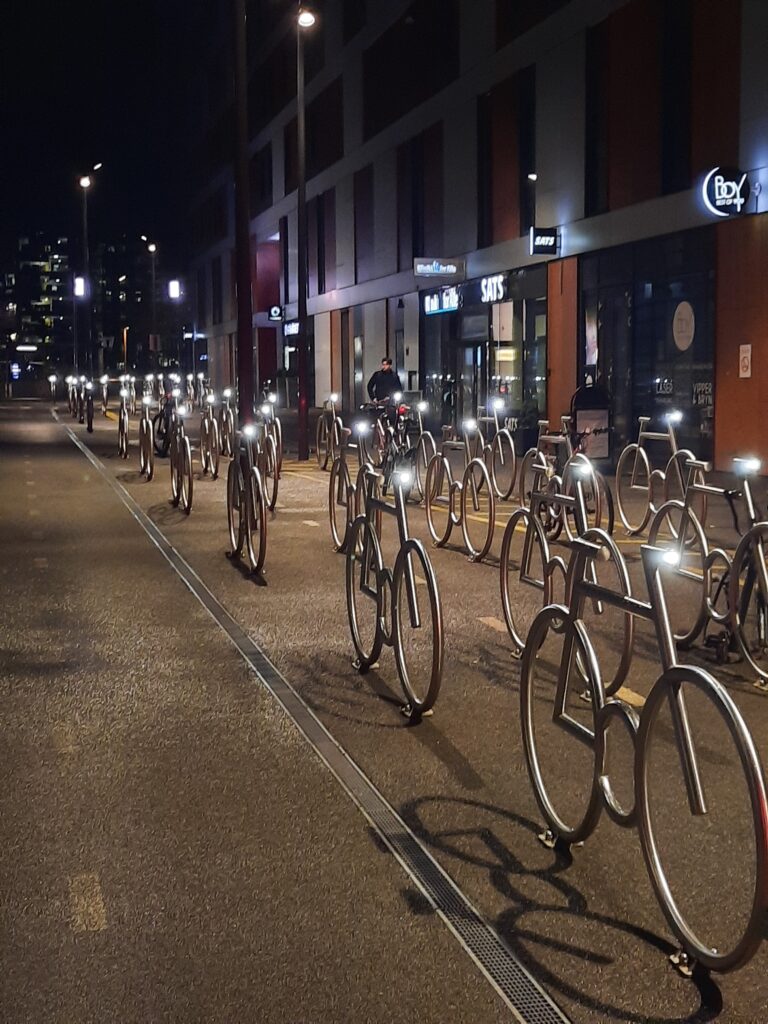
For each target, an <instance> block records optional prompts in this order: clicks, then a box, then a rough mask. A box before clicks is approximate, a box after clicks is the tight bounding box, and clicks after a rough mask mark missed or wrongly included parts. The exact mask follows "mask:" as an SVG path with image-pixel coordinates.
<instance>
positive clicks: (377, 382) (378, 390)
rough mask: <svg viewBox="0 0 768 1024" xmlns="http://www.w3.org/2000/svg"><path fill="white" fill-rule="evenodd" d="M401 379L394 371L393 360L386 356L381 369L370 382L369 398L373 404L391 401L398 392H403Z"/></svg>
mask: <svg viewBox="0 0 768 1024" xmlns="http://www.w3.org/2000/svg"><path fill="white" fill-rule="evenodd" d="M402 390H403V385H402V384H401V383H400V378H399V377H398V375H397V374H396V373H395V371H394V370H393V369H392V360H391V359H390V358H389V356H385V357H384V358H383V359H382V360H381V368H380V369H379V370H377V371H376V372H375V373H374V374H373V375H372V376H371V379H370V380H369V381H368V397H369V398H370V400H371V401H372V402H381V401H384V400H386V399H390V398H391V397H392V395H394V393H395V392H396V391H402Z"/></svg>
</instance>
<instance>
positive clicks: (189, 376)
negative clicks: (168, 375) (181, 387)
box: [187, 373, 195, 381]
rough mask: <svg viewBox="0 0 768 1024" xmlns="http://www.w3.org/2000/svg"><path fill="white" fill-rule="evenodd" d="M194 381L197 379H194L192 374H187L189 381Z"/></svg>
mask: <svg viewBox="0 0 768 1024" xmlns="http://www.w3.org/2000/svg"><path fill="white" fill-rule="evenodd" d="M194 379H195V378H194V375H193V374H191V373H188V374H187V380H189V381H192V380H194Z"/></svg>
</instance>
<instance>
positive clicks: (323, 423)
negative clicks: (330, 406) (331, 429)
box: [315, 412, 330, 469]
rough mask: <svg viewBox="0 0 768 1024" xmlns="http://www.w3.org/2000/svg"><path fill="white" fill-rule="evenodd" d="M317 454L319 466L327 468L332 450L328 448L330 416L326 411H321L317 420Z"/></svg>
mask: <svg viewBox="0 0 768 1024" xmlns="http://www.w3.org/2000/svg"><path fill="white" fill-rule="evenodd" d="M315 454H316V456H317V464H318V466H319V467H320V469H325V467H326V466H327V465H328V458H329V456H330V450H329V448H328V418H327V416H326V414H325V413H324V412H321V413H320V418H319V419H318V421H317V430H316V432H315Z"/></svg>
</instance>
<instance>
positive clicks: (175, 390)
mask: <svg viewBox="0 0 768 1024" xmlns="http://www.w3.org/2000/svg"><path fill="white" fill-rule="evenodd" d="M180 394H181V391H179V389H178V388H174V389H173V391H172V392H171V398H178V397H179V395H180Z"/></svg>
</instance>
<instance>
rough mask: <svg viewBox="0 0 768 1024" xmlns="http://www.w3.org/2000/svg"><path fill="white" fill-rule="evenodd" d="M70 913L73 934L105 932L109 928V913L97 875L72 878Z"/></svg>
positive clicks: (91, 874)
mask: <svg viewBox="0 0 768 1024" xmlns="http://www.w3.org/2000/svg"><path fill="white" fill-rule="evenodd" d="M69 911H70V915H71V919H70V923H71V925H72V931H73V932H103V931H104V929H105V928H106V927H107V911H106V908H105V906H104V897H103V896H102V894H101V883H100V882H99V876H98V875H97V874H94V873H92V872H91V873H87V874H84V875H74V876H73V877H72V878H70V880H69Z"/></svg>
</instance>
